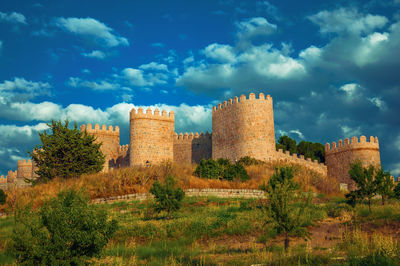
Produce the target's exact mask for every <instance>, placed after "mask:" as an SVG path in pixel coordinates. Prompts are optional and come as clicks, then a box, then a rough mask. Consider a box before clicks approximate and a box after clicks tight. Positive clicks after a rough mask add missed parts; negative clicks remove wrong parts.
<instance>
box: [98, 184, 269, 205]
mask: <svg viewBox="0 0 400 266" xmlns="http://www.w3.org/2000/svg"><path fill="white" fill-rule="evenodd" d="M264 194H265V192H264V191H262V190H256V189H223V188H222V189H219V188H204V189H198V188H190V189H186V190H185V195H186V196H187V197H196V196H197V197H207V196H212V197H218V198H265V195H264ZM149 198H153V195H151V194H149V193H135V194H127V195H122V196H114V197H108V198H97V199H93V200H92V202H93V203H95V204H101V203H107V202H113V201H125V200H146V199H149Z"/></svg>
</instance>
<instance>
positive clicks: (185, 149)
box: [174, 132, 212, 164]
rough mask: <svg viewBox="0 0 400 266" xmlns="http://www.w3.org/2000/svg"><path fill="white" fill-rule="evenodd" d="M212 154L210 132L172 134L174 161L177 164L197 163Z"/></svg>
mask: <svg viewBox="0 0 400 266" xmlns="http://www.w3.org/2000/svg"><path fill="white" fill-rule="evenodd" d="M211 156H212V139H211V134H210V133H208V132H207V133H206V134H204V133H200V134H199V133H197V132H196V133H195V134H193V133H190V134H188V133H185V134H184V135H183V134H182V133H180V134H179V135H178V134H177V133H175V134H174V161H175V162H176V163H179V164H191V163H199V162H200V161H201V159H210V158H211Z"/></svg>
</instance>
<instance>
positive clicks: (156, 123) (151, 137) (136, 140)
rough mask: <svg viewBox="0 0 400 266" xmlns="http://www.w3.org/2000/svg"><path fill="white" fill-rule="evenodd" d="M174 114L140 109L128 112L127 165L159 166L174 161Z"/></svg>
mask: <svg viewBox="0 0 400 266" xmlns="http://www.w3.org/2000/svg"><path fill="white" fill-rule="evenodd" d="M174 126H175V118H174V112H172V111H171V112H170V113H169V115H167V112H166V111H164V110H163V111H162V112H161V114H160V111H159V110H158V109H156V110H155V111H154V114H153V113H152V111H151V109H150V108H149V109H147V110H146V113H144V112H143V109H142V108H138V110H137V112H136V110H135V109H132V110H131V112H130V144H129V164H130V166H131V167H133V166H138V165H142V166H144V165H149V164H159V163H161V162H163V161H171V162H172V161H173V160H174Z"/></svg>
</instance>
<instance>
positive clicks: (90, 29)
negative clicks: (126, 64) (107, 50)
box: [55, 17, 129, 47]
mask: <svg viewBox="0 0 400 266" xmlns="http://www.w3.org/2000/svg"><path fill="white" fill-rule="evenodd" d="M55 26H57V27H59V28H61V29H63V30H65V31H67V32H71V33H73V34H76V35H81V36H86V37H90V38H94V39H95V41H96V42H98V43H100V44H102V45H104V46H106V47H115V46H119V45H122V46H128V45H129V41H128V39H126V38H124V37H120V36H117V35H115V34H114V30H113V29H112V28H110V27H108V26H107V25H106V24H104V23H102V22H100V21H98V20H96V19H93V18H74V17H70V18H63V17H60V18H57V19H56V20H55Z"/></svg>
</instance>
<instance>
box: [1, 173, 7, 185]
mask: <svg viewBox="0 0 400 266" xmlns="http://www.w3.org/2000/svg"><path fill="white" fill-rule="evenodd" d="M5 183H7V176H4V175H1V176H0V184H5Z"/></svg>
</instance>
